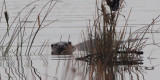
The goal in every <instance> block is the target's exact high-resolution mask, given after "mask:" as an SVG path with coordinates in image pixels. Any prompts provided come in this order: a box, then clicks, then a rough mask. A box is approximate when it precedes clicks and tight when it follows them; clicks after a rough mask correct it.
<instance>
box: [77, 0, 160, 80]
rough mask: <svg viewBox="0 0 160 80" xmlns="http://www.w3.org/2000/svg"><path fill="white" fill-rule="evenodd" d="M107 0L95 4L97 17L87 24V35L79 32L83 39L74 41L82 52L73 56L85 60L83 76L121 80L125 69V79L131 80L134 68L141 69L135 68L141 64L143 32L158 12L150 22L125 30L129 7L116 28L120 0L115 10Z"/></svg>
mask: <svg viewBox="0 0 160 80" xmlns="http://www.w3.org/2000/svg"><path fill="white" fill-rule="evenodd" d="M107 1H109V0H104V1H102V2H101V6H100V7H99V6H98V5H97V9H96V11H97V12H96V13H97V17H96V18H95V19H94V23H93V26H92V25H89V26H88V29H87V32H88V36H87V37H86V36H85V34H83V35H84V37H83V42H82V43H80V44H78V46H81V48H79V49H81V50H83V51H85V53H86V55H85V56H84V57H80V58H77V60H82V61H86V62H87V63H88V64H89V67H88V69H87V70H88V71H87V72H88V76H89V78H88V79H87V80H117V79H119V80H125V79H124V78H125V74H126V73H125V71H127V72H128V73H129V76H130V78H129V79H130V80H133V73H135V72H134V70H135V71H136V72H138V73H140V74H142V72H141V71H143V70H142V69H137V68H141V67H139V65H140V64H143V62H142V60H141V56H140V54H143V51H141V50H142V49H143V48H144V47H145V43H146V39H147V38H145V34H146V33H147V31H148V30H149V29H150V28H151V26H152V25H154V23H155V22H156V21H157V19H158V18H159V16H158V17H157V18H155V19H154V20H153V22H152V23H151V24H150V25H147V26H145V27H142V28H140V29H138V30H135V31H132V30H131V28H130V29H129V34H127V31H128V30H127V29H128V28H127V25H128V21H129V17H130V14H131V11H132V9H131V10H130V12H129V14H128V16H127V18H126V19H125V20H126V22H125V24H124V27H123V28H122V29H120V30H117V23H118V18H119V16H120V12H121V11H122V9H123V8H122V7H123V2H124V0H120V2H119V9H118V10H116V11H115V10H112V8H111V7H110V5H111V4H109V3H108V2H107ZM96 4H98V2H97V3H96ZM133 65H136V66H133ZM138 73H137V74H136V73H135V74H136V75H137V80H139V79H140V78H139V76H138ZM119 75H120V77H119ZM142 76H143V74H142ZM143 79H144V77H143Z"/></svg>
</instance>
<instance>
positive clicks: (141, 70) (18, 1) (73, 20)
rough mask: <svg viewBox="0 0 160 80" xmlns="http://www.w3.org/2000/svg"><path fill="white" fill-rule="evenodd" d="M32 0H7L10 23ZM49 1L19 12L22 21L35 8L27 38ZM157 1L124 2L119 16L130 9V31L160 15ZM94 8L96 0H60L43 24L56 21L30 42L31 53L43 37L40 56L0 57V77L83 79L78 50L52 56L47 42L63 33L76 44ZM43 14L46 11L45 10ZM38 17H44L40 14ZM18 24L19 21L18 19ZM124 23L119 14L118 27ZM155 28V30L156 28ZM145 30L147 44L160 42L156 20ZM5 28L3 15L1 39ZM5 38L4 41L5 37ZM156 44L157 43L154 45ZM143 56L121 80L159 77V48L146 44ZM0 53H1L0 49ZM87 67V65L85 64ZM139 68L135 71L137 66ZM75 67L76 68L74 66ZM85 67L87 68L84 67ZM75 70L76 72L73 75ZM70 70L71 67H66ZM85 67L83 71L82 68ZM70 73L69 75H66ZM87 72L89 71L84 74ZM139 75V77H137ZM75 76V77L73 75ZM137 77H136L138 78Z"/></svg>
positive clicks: (7, 79)
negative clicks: (31, 46) (150, 28)
mask: <svg viewBox="0 0 160 80" xmlns="http://www.w3.org/2000/svg"><path fill="white" fill-rule="evenodd" d="M32 1H34V0H25V1H24V0H6V5H7V11H8V13H9V17H10V19H9V22H10V23H11V22H12V21H13V19H14V18H15V17H16V15H17V14H18V12H19V11H20V10H21V9H22V8H23V7H25V6H26V5H27V4H29V3H31V2H32ZM48 1H49V0H40V1H37V2H35V3H33V4H32V5H31V6H29V7H28V8H26V9H25V10H24V12H22V13H21V17H20V18H21V20H22V18H23V17H24V16H25V15H26V13H27V12H29V11H30V10H31V8H33V7H34V6H36V9H35V10H34V11H33V12H32V14H31V17H29V19H28V22H27V25H26V29H27V31H28V32H26V37H27V36H28V35H29V34H30V31H31V29H32V26H33V24H34V21H35V19H36V17H37V16H36V15H37V14H38V12H39V11H40V9H41V8H42V7H43V6H42V5H44V4H45V3H47V2H48ZM159 3H160V1H159V0H152V1H151V0H131V1H126V5H125V7H124V9H123V11H122V13H121V14H122V15H128V13H129V10H130V9H131V8H132V12H131V16H130V19H129V21H128V27H129V28H132V31H134V30H136V29H138V28H140V27H143V26H145V25H147V24H150V23H151V21H152V19H153V18H155V17H157V16H158V15H159V14H160V9H159V7H160V5H159ZM2 4H3V0H1V1H0V10H1V9H2ZM94 11H95V0H60V1H58V3H57V4H56V5H55V7H54V8H53V10H52V11H51V12H50V14H49V17H47V19H46V21H45V22H44V24H47V23H48V22H50V21H53V20H57V21H56V22H55V23H53V24H51V25H49V26H48V27H46V28H44V29H42V30H41V31H40V32H39V33H38V35H37V37H36V39H35V42H34V44H33V48H32V52H34V51H35V50H37V49H38V50H39V48H40V47H41V46H42V44H43V42H44V41H45V40H49V41H48V42H47V46H46V48H45V50H44V51H43V52H42V54H41V55H38V54H37V53H35V54H34V55H32V56H29V57H27V56H19V57H16V56H9V57H6V58H4V57H1V58H0V79H1V80H71V78H73V80H83V79H81V78H82V75H84V74H85V72H84V71H87V69H88V68H87V67H86V65H87V63H85V62H78V61H76V60H74V59H75V57H77V56H79V55H78V53H77V51H75V52H74V53H73V56H54V55H50V54H51V49H50V44H52V43H55V42H58V41H60V38H61V36H62V39H61V40H62V41H68V38H69V36H70V39H69V40H70V41H71V42H72V44H74V45H75V44H77V43H79V42H80V41H81V32H82V30H83V31H84V32H85V31H86V28H87V27H86V26H87V25H88V20H90V21H91V23H92V21H93V18H94V13H95V12H94ZM44 13H45V11H44ZM44 13H42V16H40V17H43V14H44ZM17 23H18V21H17ZM124 23H125V20H124V18H123V17H121V16H120V18H119V22H118V24H117V25H118V29H120V28H122V27H123V25H124ZM15 25H16V24H13V27H12V28H11V29H10V33H12V31H13V30H14V28H15ZM157 29H158V30H157ZM154 30H157V32H154V33H152V34H151V33H150V32H148V33H147V35H146V37H148V38H149V39H148V41H147V44H149V43H152V42H153V41H155V42H157V43H159V39H160V36H159V23H157V24H156V25H154V27H153V31H154ZM5 31H6V22H5V19H4V15H3V16H2V18H1V22H0V39H2V37H1V36H2V35H3V34H4V33H5ZM6 41H7V40H6ZM157 45H158V44H157ZM26 46H27V42H25V45H24V46H23V47H24V49H25V48H26ZM12 48H13V49H15V48H16V43H14V44H13V46H12ZM143 51H144V55H143V60H144V61H143V63H144V64H143V65H135V66H131V67H129V68H133V69H132V70H133V72H131V74H132V76H130V74H128V72H127V71H126V72H124V73H123V75H125V76H124V80H130V79H131V77H133V80H137V79H139V80H143V79H145V80H159V78H160V76H159V73H160V66H159V65H160V60H159V59H160V53H159V51H160V48H159V47H158V46H155V45H148V46H146V47H145V48H144V49H143ZM0 53H1V52H0ZM9 54H10V55H13V51H12V49H11V50H10V51H9ZM24 54H25V50H24V51H22V55H24ZM68 61H70V63H71V65H72V66H71V67H70V68H71V70H72V71H71V72H70V73H69V72H68V73H67V76H70V77H67V78H65V75H66V74H65V73H66V66H67V64H68ZM87 66H88V65H87ZM124 67H126V68H128V66H118V68H124ZM137 67H138V70H137V69H136V68H137ZM77 68H78V69H77ZM84 68H86V70H85V69H84ZM74 69H76V72H75V74H74ZM68 70H70V69H68ZM83 70H84V71H83ZM69 74H71V75H69ZM86 75H88V74H86ZM120 75H121V74H119V73H117V76H118V78H117V80H122V79H121V77H120ZM137 75H138V76H137ZM73 76H74V77H73ZM137 77H138V78H137ZM86 80H87V79H86Z"/></svg>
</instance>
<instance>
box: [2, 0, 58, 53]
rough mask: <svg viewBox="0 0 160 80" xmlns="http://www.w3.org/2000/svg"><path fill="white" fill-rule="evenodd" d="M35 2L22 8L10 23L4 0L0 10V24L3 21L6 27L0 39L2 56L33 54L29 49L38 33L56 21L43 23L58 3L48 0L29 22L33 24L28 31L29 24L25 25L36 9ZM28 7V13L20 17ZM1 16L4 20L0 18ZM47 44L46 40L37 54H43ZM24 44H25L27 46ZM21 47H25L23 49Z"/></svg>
mask: <svg viewBox="0 0 160 80" xmlns="http://www.w3.org/2000/svg"><path fill="white" fill-rule="evenodd" d="M36 2H38V0H37V1H34V2H31V3H30V4H28V5H26V6H25V7H24V8H22V10H20V11H19V13H18V14H17V15H16V17H15V18H14V20H13V21H10V17H9V13H8V11H7V5H6V2H5V0H4V2H3V5H2V10H1V17H0V23H1V20H2V19H5V20H6V23H7V25H6V32H5V33H4V35H1V37H0V51H1V54H2V56H7V55H9V53H11V55H12V54H14V55H22V52H25V54H24V55H31V54H35V52H33V51H32V52H31V49H32V47H33V44H34V41H35V38H36V36H37V34H38V32H39V31H40V30H41V29H43V28H45V27H47V26H48V25H50V24H52V23H54V22H55V21H56V20H53V21H51V22H48V23H44V22H45V20H46V19H47V17H48V16H49V13H50V12H51V10H52V9H53V7H54V6H55V5H56V3H57V2H58V1H53V0H50V1H48V2H46V3H45V4H44V6H43V7H42V8H41V10H40V11H39V13H38V14H37V15H36V17H35V19H34V20H33V21H32V20H31V21H32V22H33V24H31V26H32V28H31V30H28V29H27V25H29V23H27V21H30V20H29V19H30V17H32V16H31V15H32V13H33V12H34V11H35V10H36V9H37V8H38V7H36V5H34V3H36ZM31 5H33V7H31ZM30 7H31V9H30V10H29V11H28V12H25V13H26V14H25V15H24V16H21V14H22V13H24V11H25V10H26V9H29V8H30ZM3 14H4V15H3ZM3 16H4V18H2V17H3ZM11 29H12V30H11ZM26 34H29V36H27V37H26ZM47 42H48V40H46V41H45V42H44V43H43V44H42V46H43V47H41V48H40V50H39V51H38V52H39V53H38V54H41V53H42V52H43V50H44V48H45V47H44V46H45V45H46V44H47ZM15 43H17V44H16V45H14V46H16V48H15V49H13V48H12V46H13V44H15ZM25 43H27V45H26V44H25ZM23 46H27V47H26V48H24V47H23ZM11 50H12V51H11Z"/></svg>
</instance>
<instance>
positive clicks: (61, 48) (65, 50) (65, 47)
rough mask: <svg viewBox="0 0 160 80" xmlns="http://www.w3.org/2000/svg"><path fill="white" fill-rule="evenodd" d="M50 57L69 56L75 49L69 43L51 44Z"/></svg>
mask: <svg viewBox="0 0 160 80" xmlns="http://www.w3.org/2000/svg"><path fill="white" fill-rule="evenodd" d="M51 49H52V52H51V54H52V55H71V54H72V52H73V51H74V50H75V47H74V46H73V45H72V43H71V42H70V41H68V42H57V43H55V44H51Z"/></svg>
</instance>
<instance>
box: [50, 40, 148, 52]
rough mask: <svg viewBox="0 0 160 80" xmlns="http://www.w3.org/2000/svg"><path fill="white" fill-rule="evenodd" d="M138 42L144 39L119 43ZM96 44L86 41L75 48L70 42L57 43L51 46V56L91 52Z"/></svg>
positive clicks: (92, 41)
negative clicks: (74, 52) (76, 51)
mask: <svg viewBox="0 0 160 80" xmlns="http://www.w3.org/2000/svg"><path fill="white" fill-rule="evenodd" d="M143 39H148V38H143ZM137 40H142V39H129V40H126V41H118V42H119V43H124V42H127V41H130V42H134V41H137ZM95 42H96V41H95V39H92V40H86V41H83V42H81V43H78V44H76V45H75V46H73V45H72V43H71V42H70V41H68V42H65V41H64V42H57V43H55V44H52V45H51V49H52V52H51V54H52V55H71V54H72V52H73V51H75V50H76V49H77V50H78V51H89V50H90V48H91V47H92V48H93V47H94V46H95ZM116 42H117V41H116Z"/></svg>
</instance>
